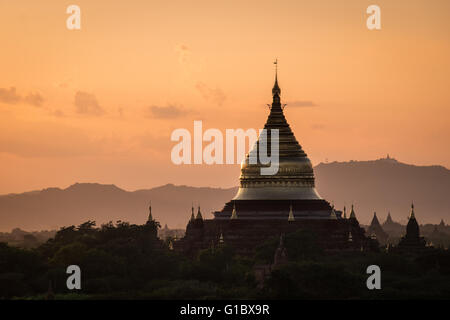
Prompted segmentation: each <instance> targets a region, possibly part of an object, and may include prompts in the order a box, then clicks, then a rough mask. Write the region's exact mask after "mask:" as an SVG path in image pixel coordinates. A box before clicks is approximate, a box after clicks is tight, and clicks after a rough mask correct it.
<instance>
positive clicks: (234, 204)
mask: <svg viewBox="0 0 450 320" xmlns="http://www.w3.org/2000/svg"><path fill="white" fill-rule="evenodd" d="M230 219H237V212H236V203H235V202H233V211H232V212H231V217H230Z"/></svg>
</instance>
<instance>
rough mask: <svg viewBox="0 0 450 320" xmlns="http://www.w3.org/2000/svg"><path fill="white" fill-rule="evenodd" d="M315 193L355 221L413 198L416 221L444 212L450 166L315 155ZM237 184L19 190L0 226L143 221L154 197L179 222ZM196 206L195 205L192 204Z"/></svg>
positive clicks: (214, 204)
mask: <svg viewBox="0 0 450 320" xmlns="http://www.w3.org/2000/svg"><path fill="white" fill-rule="evenodd" d="M314 172H315V176H316V185H317V189H318V191H319V194H320V195H321V196H322V197H323V198H324V199H326V200H328V201H330V202H333V203H334V204H335V206H336V207H337V208H338V209H342V207H343V206H344V205H346V206H347V208H349V207H350V206H351V204H352V203H353V204H354V205H355V210H356V214H357V217H358V219H359V220H360V222H361V223H364V224H367V223H368V222H370V220H371V218H372V216H373V212H374V211H376V212H377V213H378V216H379V217H380V221H381V222H382V221H384V219H385V216H387V213H388V211H390V212H391V215H392V217H393V218H394V219H395V220H396V221H401V222H402V223H404V222H405V221H406V219H407V216H408V214H409V208H410V205H411V202H412V201H414V204H415V207H416V216H418V219H419V222H420V223H429V222H434V223H438V222H439V221H440V219H446V220H449V219H448V217H449V216H450V197H449V196H450V170H448V169H447V168H445V167H443V166H439V165H434V166H416V165H410V164H405V163H401V162H398V161H397V160H395V159H392V158H384V159H378V160H370V161H348V162H331V163H319V164H318V165H317V166H315V167H314ZM236 191H237V187H231V188H219V187H216V188H213V187H191V186H187V185H175V184H172V183H167V184H165V185H161V186H157V187H154V188H150V189H138V190H134V191H127V190H125V189H122V188H120V187H118V186H116V185H114V184H100V183H95V182H92V183H74V184H72V185H70V186H68V187H67V188H58V187H50V188H45V189H41V190H33V191H28V192H24V193H10V194H5V195H0V231H7V230H11V229H13V228H16V227H20V228H22V229H33V230H36V229H57V228H59V227H62V226H64V225H72V224H75V225H76V224H79V223H82V222H84V221H86V220H96V221H97V222H98V224H101V223H105V222H108V221H116V220H122V221H129V222H131V223H144V222H145V221H146V219H147V215H148V205H149V203H150V200H151V201H152V207H153V211H152V213H153V216H154V217H155V218H156V219H158V220H159V221H160V222H161V223H162V225H164V224H166V223H167V224H168V225H169V226H170V227H174V228H184V227H185V226H186V223H187V221H188V219H189V217H190V213H191V212H190V211H191V210H190V208H191V205H192V204H193V203H194V204H195V206H197V205H198V204H200V205H201V211H202V214H203V216H204V217H206V218H212V215H211V211H213V210H220V209H221V208H222V207H223V205H224V204H225V203H226V202H227V201H229V200H230V199H231V198H232V197H233V196H234V195H235V193H236ZM195 210H197V208H196V209H195Z"/></svg>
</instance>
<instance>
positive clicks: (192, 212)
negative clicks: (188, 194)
mask: <svg viewBox="0 0 450 320" xmlns="http://www.w3.org/2000/svg"><path fill="white" fill-rule="evenodd" d="M194 220H195V215H194V204H193V203H192V207H191V219H190V221H194Z"/></svg>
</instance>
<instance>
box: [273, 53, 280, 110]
mask: <svg viewBox="0 0 450 320" xmlns="http://www.w3.org/2000/svg"><path fill="white" fill-rule="evenodd" d="M273 64H274V65H275V83H274V85H273V88H272V96H273V97H274V102H275V96H278V98H280V94H281V89H280V87H279V86H278V59H275V61H274V62H273ZM278 102H279V101H278Z"/></svg>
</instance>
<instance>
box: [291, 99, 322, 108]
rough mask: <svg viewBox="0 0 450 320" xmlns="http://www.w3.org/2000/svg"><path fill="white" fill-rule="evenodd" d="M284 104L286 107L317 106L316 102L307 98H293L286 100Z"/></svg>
mask: <svg viewBox="0 0 450 320" xmlns="http://www.w3.org/2000/svg"><path fill="white" fill-rule="evenodd" d="M286 104H287V106H288V107H317V104H315V103H314V102H312V101H308V100H304V101H302V100H295V101H290V102H287V103H286Z"/></svg>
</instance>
